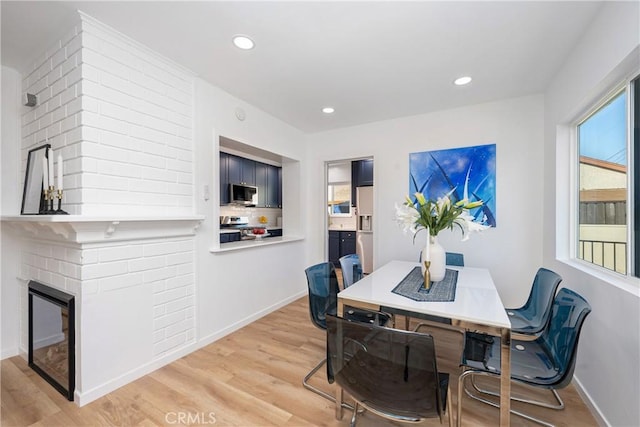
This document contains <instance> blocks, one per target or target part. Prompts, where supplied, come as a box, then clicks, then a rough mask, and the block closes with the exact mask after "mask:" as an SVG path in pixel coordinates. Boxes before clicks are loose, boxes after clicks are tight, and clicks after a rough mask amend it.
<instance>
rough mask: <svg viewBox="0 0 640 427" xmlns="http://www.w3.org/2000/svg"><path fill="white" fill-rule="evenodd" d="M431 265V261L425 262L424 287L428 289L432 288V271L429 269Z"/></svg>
mask: <svg viewBox="0 0 640 427" xmlns="http://www.w3.org/2000/svg"><path fill="white" fill-rule="evenodd" d="M429 267H431V261H425V262H424V288H425V289H426V290H429V289H431V272H430V271H429Z"/></svg>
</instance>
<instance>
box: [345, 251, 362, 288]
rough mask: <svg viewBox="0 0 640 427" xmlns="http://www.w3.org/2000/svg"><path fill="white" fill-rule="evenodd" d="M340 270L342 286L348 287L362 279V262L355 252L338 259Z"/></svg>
mask: <svg viewBox="0 0 640 427" xmlns="http://www.w3.org/2000/svg"><path fill="white" fill-rule="evenodd" d="M339 261H340V270H341V271H342V286H343V287H344V288H348V287H349V286H351V285H353V284H354V283H355V282H357V281H358V280H360V279H362V264H361V263H360V257H359V256H358V255H357V254H350V255H345V256H343V257H342V258H340V259H339Z"/></svg>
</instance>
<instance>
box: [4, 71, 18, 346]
mask: <svg viewBox="0 0 640 427" xmlns="http://www.w3.org/2000/svg"><path fill="white" fill-rule="evenodd" d="M0 95H1V96H2V107H1V108H2V110H1V111H2V125H1V128H2V136H1V138H2V140H1V141H0V144H1V146H0V170H1V176H0V184H1V185H0V187H1V188H2V191H1V193H2V196H1V197H2V198H1V202H0V213H1V214H2V215H17V214H19V213H20V203H21V200H22V192H21V191H22V187H21V182H22V179H21V178H20V173H21V172H20V164H19V162H18V159H19V158H20V115H19V107H18V106H19V105H20V104H19V102H20V74H19V73H18V72H17V71H15V70H13V69H11V68H7V67H2V86H1V90H0ZM19 255H20V250H19V241H18V240H17V239H16V238H15V236H14V235H13V233H11V230H10V229H9V226H7V225H6V224H4V223H2V224H1V225H0V257H1V258H2V259H1V260H0V262H1V264H0V281H1V282H0V303H1V304H2V309H1V310H0V311H1V314H0V316H1V317H0V327H1V328H0V335H1V341H0V349H1V351H0V358H2V359H4V358H5V357H10V356H15V355H16V354H18V346H19V343H20V318H19V307H20V286H19V285H18V283H17V281H16V277H17V274H18V269H17V266H18V265H19V264H20V261H19Z"/></svg>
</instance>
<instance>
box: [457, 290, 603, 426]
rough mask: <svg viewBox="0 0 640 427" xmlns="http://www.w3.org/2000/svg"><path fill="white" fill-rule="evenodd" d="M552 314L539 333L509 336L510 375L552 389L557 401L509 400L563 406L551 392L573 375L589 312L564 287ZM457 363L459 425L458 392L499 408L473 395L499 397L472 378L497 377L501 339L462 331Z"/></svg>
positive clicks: (555, 300) (527, 383) (566, 383)
mask: <svg viewBox="0 0 640 427" xmlns="http://www.w3.org/2000/svg"><path fill="white" fill-rule="evenodd" d="M550 311H551V315H550V319H549V322H548V324H547V326H546V327H545V329H544V331H543V332H542V334H541V335H540V336H539V337H538V338H536V339H535V340H534V341H521V340H517V339H513V340H512V341H511V380H512V381H515V382H518V383H520V384H525V385H528V386H533V387H537V388H543V389H549V390H551V392H552V394H553V396H554V397H555V399H556V402H557V403H556V404H549V403H546V402H539V401H535V400H531V399H524V398H519V397H514V396H512V397H511V399H512V400H516V401H519V402H523V403H528V404H532V405H537V406H542V407H545V408H550V409H557V410H559V409H563V408H564V402H563V401H562V399H561V398H560V395H559V394H558V392H557V391H556V390H557V389H561V388H563V387H566V386H567V385H569V383H570V382H571V379H572V378H573V371H574V369H575V364H576V357H577V353H578V339H579V338H580V331H581V330H582V326H583V324H584V320H585V319H586V317H587V315H588V314H589V313H590V312H591V306H590V305H589V303H588V302H587V301H586V300H585V299H584V298H582V297H581V296H580V295H578V294H577V293H575V292H574V291H571V290H569V289H566V288H563V289H561V290H560V291H559V292H558V294H557V295H556V297H555V299H554V300H553V304H552V307H551V310H550ZM461 366H462V367H463V369H464V372H463V373H462V374H461V375H460V377H459V380H458V381H459V382H458V417H457V419H458V426H460V425H461V416H462V406H461V405H462V391H463V390H464V391H465V393H466V394H467V395H468V396H469V397H471V398H473V399H476V400H479V401H480V402H482V403H486V404H488V405H491V406H494V407H496V408H499V407H500V405H499V404H498V403H496V402H493V401H491V400H489V399H487V398H484V397H481V396H480V395H478V394H474V393H476V392H477V393H480V394H487V395H492V396H499V394H498V393H495V392H490V391H488V390H484V389H481V388H479V387H478V386H477V385H476V383H475V381H474V377H475V376H477V375H486V376H493V377H496V376H497V377H499V376H500V372H501V371H500V338H498V337H491V336H488V335H484V334H477V333H467V334H466V335H465V346H464V352H463V357H462V363H461ZM467 377H470V378H471V384H472V386H473V388H474V391H473V392H472V391H471V390H469V389H468V388H467V387H466V384H465V379H466V378H467ZM511 412H512V413H513V414H516V415H518V416H520V417H523V418H526V419H528V420H531V421H534V422H536V423H538V424H542V425H545V426H551V427H553V424H550V423H548V422H545V421H543V420H540V419H538V418H535V417H533V416H531V415H528V414H525V413H523V412H520V411H516V410H513V409H512V410H511Z"/></svg>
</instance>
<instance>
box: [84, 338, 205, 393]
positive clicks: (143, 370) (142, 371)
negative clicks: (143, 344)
mask: <svg viewBox="0 0 640 427" xmlns="http://www.w3.org/2000/svg"><path fill="white" fill-rule="evenodd" d="M198 348H200V347H199V346H198V343H196V342H193V343H191V344H188V345H187V346H186V347H181V348H179V349H177V350H176V351H174V352H172V353H169V354H166V355H165V356H163V357H161V358H160V359H156V360H153V361H151V362H149V363H147V364H144V365H142V366H139V367H137V368H136V369H133V370H131V371H129V372H127V373H126V374H124V375H121V376H119V377H118V378H114V379H112V380H110V381H108V382H106V383H104V384H101V385H99V386H98V387H94V388H92V389H91V390H87V391H78V389H76V391H75V393H74V401H75V402H76V404H77V405H78V406H84V405H86V404H87V403H91V402H93V401H94V400H96V399H99V398H101V397H102V396H104V395H106V394H108V393H111V392H112V391H115V390H117V389H119V388H120V387H122V386H124V385H126V384H129V383H130V382H133V381H135V380H137V379H138V378H140V377H143V376H145V375H147V374H150V373H151V372H153V371H155V370H156V369H160V368H162V367H163V366H165V365H168V364H169V363H171V362H174V361H176V360H178V359H180V358H181V357H184V356H186V355H187V354H189V353H193V352H194V351H196V350H197V349H198Z"/></svg>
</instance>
